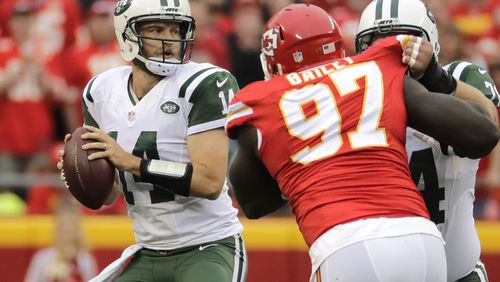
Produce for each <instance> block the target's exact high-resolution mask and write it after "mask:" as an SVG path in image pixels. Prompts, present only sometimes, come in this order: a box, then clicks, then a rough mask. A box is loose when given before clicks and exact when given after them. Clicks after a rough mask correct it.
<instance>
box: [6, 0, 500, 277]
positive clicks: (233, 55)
mask: <svg viewBox="0 0 500 282" xmlns="http://www.w3.org/2000/svg"><path fill="white" fill-rule="evenodd" d="M190 2H191V5H192V9H193V15H194V16H195V18H196V20H197V43H196V46H195V51H194V53H193V60H195V61H206V62H212V63H214V64H217V65H220V66H222V67H225V68H227V69H228V70H230V71H231V72H233V73H234V74H235V76H236V78H237V79H238V81H239V83H240V86H241V87H243V86H245V85H247V84H248V83H251V82H252V81H255V80H259V79H261V78H262V77H263V75H262V71H261V69H260V63H259V59H258V56H259V53H260V51H259V47H260V40H259V39H260V33H261V29H262V25H263V23H264V22H265V21H266V19H268V18H269V15H272V14H273V13H274V12H275V11H277V10H279V9H280V8H282V7H283V6H285V5H287V4H289V3H292V2H293V1H292V0H262V1H259V0H192V1H190ZM302 2H312V3H315V4H317V5H320V6H322V7H323V8H325V9H326V10H327V11H328V12H329V13H331V14H332V15H333V16H334V17H335V19H337V21H338V22H339V24H340V26H341V28H342V32H343V35H344V38H345V40H346V44H347V46H348V47H349V49H350V52H352V49H353V47H354V44H353V39H354V34H355V30H356V25H357V20H358V18H359V13H360V11H361V10H362V9H363V8H364V7H365V5H366V4H367V3H368V2H369V1H368V0H310V1H302ZM425 2H427V3H428V5H429V6H430V8H431V10H432V11H433V12H434V14H435V16H436V18H437V20H438V26H439V29H440V42H441V53H440V61H441V62H442V63H446V62H449V61H452V60H457V59H463V60H467V61H471V62H474V63H476V64H479V65H481V66H483V67H484V68H487V69H488V70H489V71H490V73H491V75H492V76H493V78H494V80H495V82H496V85H497V87H498V86H499V85H500V51H499V50H500V48H499V47H500V1H499V0H446V1H425ZM114 4H115V1H114V0H1V1H0V36H1V37H0V132H2V138H0V281H8V282H11V281H13V282H16V281H23V279H24V277H25V273H26V271H27V269H28V267H29V265H30V261H31V259H32V256H33V254H34V253H35V252H37V251H38V250H40V249H43V248H47V247H51V246H52V247H55V246H57V245H58V240H59V236H60V235H57V234H56V233H57V230H58V224H59V223H58V222H59V221H57V218H58V216H60V214H65V213H68V214H69V213H71V212H70V211H72V210H74V209H75V208H76V209H78V211H79V212H81V213H82V214H81V215H80V214H79V215H77V216H76V217H75V220H74V221H72V222H71V226H70V228H74V229H75V230H77V233H78V235H77V236H79V237H81V238H83V239H84V240H85V241H86V244H85V246H86V247H85V248H83V249H82V250H86V249H87V248H88V250H89V252H90V253H91V254H92V255H93V257H94V258H95V260H96V261H97V264H98V269H99V270H100V269H102V268H104V267H105V266H106V265H107V264H109V263H110V262H111V261H113V260H114V259H115V258H117V257H118V256H119V255H120V253H121V251H122V250H123V249H124V248H125V247H127V246H128V245H130V244H132V243H133V234H132V231H131V226H130V225H131V224H130V221H129V219H128V218H127V217H126V211H125V207H124V203H123V201H119V202H118V203H117V204H115V205H114V206H112V207H108V208H104V209H102V210H100V211H98V212H93V211H89V210H86V209H81V208H80V207H79V206H78V204H75V203H74V202H73V201H72V200H71V197H69V196H68V195H67V192H66V191H65V190H64V189H61V188H62V187H61V183H60V181H59V179H58V176H57V174H56V171H55V169H54V164H55V162H56V161H57V157H56V156H55V152H56V150H57V148H59V147H60V146H61V144H60V140H62V137H63V136H64V134H65V133H66V132H69V131H72V130H73V129H74V128H76V127H77V126H79V125H80V124H81V115H80V114H79V112H80V110H79V108H80V100H79V97H78V95H79V93H80V92H81V90H82V88H83V87H84V85H85V83H86V82H87V81H88V79H90V78H91V77H92V76H93V75H96V74H98V73H100V72H102V71H103V70H105V69H108V68H110V67H113V66H117V65H122V64H124V62H123V61H122V60H121V58H120V56H119V53H118V50H117V48H116V44H115V42H114V33H113V30H112V27H111V28H109V27H110V26H111V25H112V16H111V11H112V7H113V5H114ZM232 149H233V150H234V148H232ZM498 151H499V150H496V151H494V152H493V153H492V154H491V155H490V156H489V157H488V158H485V159H484V160H483V161H482V162H481V169H480V172H479V176H478V181H477V187H476V206H475V210H474V214H475V216H476V219H477V227H478V232H479V235H480V238H481V242H482V249H483V254H482V260H483V261H484V262H485V264H486V266H487V271H488V273H489V276H490V281H492V282H500V221H499V220H500V153H499V152H498ZM241 218H242V220H243V224H244V226H245V232H244V237H245V239H246V242H247V248H248V253H249V274H248V281H249V282H257V281H277V282H279V281H307V279H308V276H309V271H310V263H309V258H308V256H307V249H306V247H305V244H304V242H303V240H302V238H301V236H300V234H299V232H298V230H297V227H296V224H295V221H294V219H293V217H292V216H291V215H290V211H289V210H288V208H284V209H282V210H280V211H278V212H276V213H275V214H273V215H272V216H269V217H267V218H265V219H261V220H258V221H248V220H245V219H244V218H243V216H242V217H241ZM80 227H81V229H79V228H80ZM353 263H355V261H353Z"/></svg>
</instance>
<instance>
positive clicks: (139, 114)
mask: <svg viewBox="0 0 500 282" xmlns="http://www.w3.org/2000/svg"><path fill="white" fill-rule="evenodd" d="M131 73H132V68H131V67H129V66H126V67H119V68H114V69H111V70H109V71H107V72H105V73H102V74H100V75H98V76H96V77H95V78H93V79H92V80H91V81H90V82H89V84H88V85H87V87H86V88H85V90H84V93H83V112H84V117H85V124H86V125H93V126H97V127H99V128H100V129H101V130H103V131H104V132H106V133H108V134H109V135H110V136H112V137H113V138H115V139H116V141H117V142H118V144H120V146H121V147H122V148H123V149H124V150H125V151H127V152H128V153H131V154H134V155H136V156H139V157H141V158H146V159H161V160H167V161H172V162H183V163H189V162H191V160H190V158H189V155H188V151H187V143H186V139H187V136H188V135H192V134H196V133H200V132H203V131H207V130H212V129H217V128H222V127H224V125H225V116H226V113H227V103H228V100H229V99H230V98H231V96H233V95H234V93H235V92H236V91H238V85H237V83H236V80H235V78H234V77H233V76H232V75H231V74H230V73H229V72H227V71H226V70H224V69H221V68H218V67H215V66H213V65H211V64H198V63H193V62H190V63H187V64H184V65H179V67H178V68H177V70H176V72H175V73H174V74H172V75H171V76H168V77H165V78H164V79H163V80H161V81H160V82H159V83H158V84H157V85H156V86H155V87H154V88H153V89H152V90H151V91H150V92H149V93H148V94H147V95H146V96H144V97H143V98H142V99H141V100H140V101H139V100H138V99H137V97H136V96H135V94H133V93H132V91H130V90H129V87H128V85H129V79H130V77H131ZM224 149H226V148H224ZM119 176H120V182H121V183H120V187H121V189H122V191H123V193H124V196H125V199H126V201H127V206H128V215H129V217H130V218H131V219H132V221H133V224H132V228H133V230H134V234H135V240H136V243H137V244H138V245H141V246H142V247H145V248H151V249H158V250H160V249H161V250H171V249H177V248H181V247H185V246H191V245H198V244H202V243H207V242H211V241H215V240H219V239H223V238H226V237H228V236H231V235H235V234H238V233H241V232H242V230H243V227H242V225H241V224H240V222H239V220H238V218H237V210H236V209H235V208H233V206H232V201H231V199H230V197H229V195H228V187H227V185H226V184H224V187H223V190H222V193H221V195H220V197H219V198H218V199H216V200H213V201H211V200H206V199H201V198H193V197H182V196H179V195H176V194H173V193H171V192H169V191H167V190H164V189H161V188H159V187H156V186H154V185H152V184H150V183H144V182H141V180H140V178H138V177H134V176H133V175H132V174H131V173H129V172H125V173H124V172H120V173H119Z"/></svg>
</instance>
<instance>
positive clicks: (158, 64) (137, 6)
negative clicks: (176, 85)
mask: <svg viewBox="0 0 500 282" xmlns="http://www.w3.org/2000/svg"><path fill="white" fill-rule="evenodd" d="M114 21H115V23H114V24H115V34H116V39H117V40H118V44H119V46H120V51H121V54H122V56H123V58H124V59H125V60H126V61H128V62H130V61H132V60H134V59H137V60H139V61H141V62H143V63H144V65H145V66H146V68H147V69H148V70H149V71H151V72H152V73H154V74H157V75H161V76H168V75H169V74H171V73H172V72H173V71H174V70H175V69H176V67H177V66H179V64H184V63H186V62H188V61H189V60H190V59H191V51H192V48H193V44H194V39H195V32H194V31H195V20H194V18H193V17H192V16H191V7H190V6H189V2H188V0H119V1H118V2H117V4H116V8H115V13H114ZM148 21H149V22H150V21H174V22H179V24H180V28H181V38H180V39H179V40H170V39H169V40H165V39H160V38H148V39H149V40H151V39H152V40H158V41H162V43H165V42H178V43H179V44H180V45H181V59H180V60H179V59H174V60H172V59H165V58H163V59H162V58H148V57H146V56H145V55H144V51H143V42H142V41H143V38H142V37H141V36H140V35H139V34H138V31H137V29H136V27H137V23H140V22H148Z"/></svg>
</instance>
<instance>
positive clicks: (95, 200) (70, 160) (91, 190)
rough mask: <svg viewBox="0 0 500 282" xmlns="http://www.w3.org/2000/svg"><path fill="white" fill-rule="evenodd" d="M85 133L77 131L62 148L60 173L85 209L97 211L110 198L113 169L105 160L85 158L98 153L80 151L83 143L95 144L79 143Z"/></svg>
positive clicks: (82, 140)
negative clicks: (62, 173)
mask: <svg viewBox="0 0 500 282" xmlns="http://www.w3.org/2000/svg"><path fill="white" fill-rule="evenodd" d="M86 132H87V129H85V128H83V127H79V128H77V129H76V130H75V131H74V132H73V134H72V135H71V138H70V139H69V140H68V141H67V142H66V144H65V145H64V152H65V153H64V157H63V170H64V181H65V184H66V187H67V188H68V189H69V191H70V192H71V194H72V195H73V196H74V197H75V198H76V199H77V200H78V201H79V202H80V203H81V204H82V205H84V206H86V207H88V208H90V209H93V210H97V209H99V208H100V207H101V206H102V205H103V204H104V202H105V201H106V199H107V197H108V196H109V194H110V192H111V190H112V188H113V183H114V181H115V168H114V166H113V164H112V163H111V162H110V161H109V160H108V159H96V160H91V161H89V160H88V159H87V157H88V156H89V155H90V154H92V153H94V152H96V151H97V150H83V149H82V146H83V145H84V144H86V143H92V142H95V141H94V140H91V139H82V134H84V133H86Z"/></svg>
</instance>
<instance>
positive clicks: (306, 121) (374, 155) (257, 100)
mask: <svg viewBox="0 0 500 282" xmlns="http://www.w3.org/2000/svg"><path fill="white" fill-rule="evenodd" d="M407 40H408V36H398V37H391V38H387V39H384V40H382V41H380V42H378V43H377V44H375V45H374V46H373V47H372V48H370V49H368V50H366V51H365V52H363V53H362V54H360V55H358V56H355V57H352V58H345V59H342V60H338V61H334V62H332V63H330V64H326V65H323V66H319V67H315V68H311V69H308V70H305V71H301V72H298V73H291V74H288V75H284V76H280V77H277V78H275V79H272V80H270V81H264V82H257V83H254V84H251V85H249V86H248V87H245V88H244V89H242V90H241V91H240V92H239V93H238V94H237V95H236V97H235V98H234V99H233V101H232V102H231V104H230V113H229V116H228V121H227V125H226V130H227V133H228V136H229V137H230V138H236V137H237V128H238V127H240V126H244V125H250V126H253V127H255V128H256V129H257V130H258V132H259V136H260V138H259V156H260V158H261V159H262V161H263V163H264V164H265V166H266V167H267V169H268V171H269V172H270V174H271V175H272V176H273V177H274V178H275V179H276V181H277V183H278V185H279V187H280V189H281V190H282V193H283V195H284V196H285V197H286V198H287V199H288V202H289V204H290V205H291V207H292V210H293V212H294V214H295V216H296V219H297V222H298V224H299V228H300V230H301V232H302V234H303V236H304V239H305V241H306V243H307V244H308V245H309V246H310V245H311V244H312V243H313V242H314V241H315V240H316V239H317V238H318V237H319V236H320V235H321V234H323V233H324V232H326V231H327V230H329V229H330V228H332V227H333V226H336V225H338V224H343V223H347V222H351V221H355V220H359V219H364V218H373V217H406V216H422V217H426V218H428V212H427V210H426V208H425V204H424V201H423V199H422V196H421V195H420V193H419V192H418V190H417V188H416V187H415V184H414V183H413V181H412V180H411V177H410V172H409V169H408V161H407V155H406V150H405V140H406V125H407V123H406V120H407V117H406V106H405V103H404V97H403V77H404V75H405V72H406V70H407V67H406V65H403V64H402V63H401V54H402V45H404V44H405V43H406V42H407ZM297 58H300V56H299V55H297Z"/></svg>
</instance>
